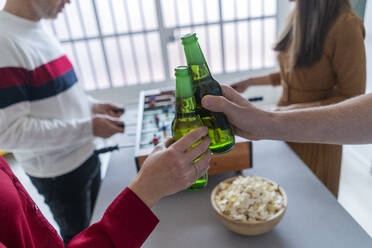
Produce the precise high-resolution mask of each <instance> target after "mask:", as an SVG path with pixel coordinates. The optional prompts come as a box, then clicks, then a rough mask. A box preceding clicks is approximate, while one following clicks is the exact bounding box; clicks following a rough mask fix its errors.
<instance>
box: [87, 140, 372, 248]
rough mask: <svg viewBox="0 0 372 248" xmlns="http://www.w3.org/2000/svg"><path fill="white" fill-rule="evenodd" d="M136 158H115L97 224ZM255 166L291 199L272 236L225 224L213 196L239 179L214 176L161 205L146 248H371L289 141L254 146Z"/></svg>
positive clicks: (124, 155)
mask: <svg viewBox="0 0 372 248" xmlns="http://www.w3.org/2000/svg"><path fill="white" fill-rule="evenodd" d="M133 155H134V151H133V149H127V150H125V151H122V152H117V153H113V154H112V157H111V161H110V163H109V167H108V170H107V174H106V178H105V179H104V181H103V183H102V186H101V189H100V192H99V195H98V199H97V205H96V207H95V210H94V213H93V219H92V222H96V221H97V220H99V219H100V218H101V217H102V214H103V212H104V210H105V209H106V208H107V206H108V205H109V204H110V202H111V201H112V200H113V199H114V198H115V197H116V196H117V195H118V194H119V193H120V192H121V190H122V189H124V188H125V187H126V186H128V185H129V183H130V181H131V179H132V178H133V177H134V175H135V173H136V168H135V163H134V159H133ZM253 166H254V168H253V169H248V170H245V171H243V173H244V174H245V175H258V176H263V177H266V178H269V179H271V180H273V181H275V182H277V183H278V184H280V185H281V186H282V187H283V188H284V190H285V191H286V193H287V195H288V209H287V212H286V213H285V215H284V217H283V219H282V221H281V222H280V223H279V224H278V225H277V226H276V227H275V228H274V229H273V230H272V231H270V232H269V233H267V234H264V235H260V236H255V237H250V236H242V235H238V234H235V233H233V232H231V231H229V230H228V229H226V228H225V227H224V226H223V225H222V224H221V223H220V221H219V220H218V219H217V217H216V216H215V213H214V212H213V209H212V206H211V204H210V194H211V192H212V190H213V188H214V187H215V186H216V185H217V184H218V183H219V182H221V181H222V180H224V179H225V178H228V177H231V176H235V174H234V173H228V174H223V175H216V176H210V177H209V182H208V186H207V187H206V188H205V189H204V190H202V191H200V192H192V193H191V192H181V193H178V194H176V195H173V196H170V197H166V198H164V199H162V200H161V201H160V202H158V204H157V205H156V206H155V207H154V208H153V209H152V210H153V212H154V213H155V215H157V216H158V218H159V219H160V223H159V224H158V226H157V227H156V228H155V230H154V231H153V233H152V234H151V235H150V237H149V238H148V240H147V241H146V242H145V243H144V245H143V247H148V248H158V247H161V248H173V247H174V248H183V247H185V248H186V247H187V248H190V247H214V248H217V247H221V248H222V247H223V248H226V247H249V248H255V247H260V248H262V247H267V248H269V247H270V248H274V247H275V248H276V247H278V248H280V247H286V248H292V247H293V248H306V247H311V248H313V247H317V248H320V247H327V248H330V247H338V248H341V247H342V248H343V247H345V248H351V247H352V248H364V247H365V248H367V247H368V248H372V239H371V238H370V237H369V235H368V234H367V233H366V232H365V231H364V230H363V229H362V228H361V227H360V226H359V225H358V223H357V222H355V220H354V219H353V218H352V217H351V216H350V215H349V214H348V213H347V212H346V210H345V209H344V208H343V207H342V206H341V205H340V204H339V203H338V202H337V200H336V198H334V197H333V195H332V194H331V193H330V192H329V191H328V189H327V188H326V187H325V186H323V184H322V183H321V182H320V181H319V180H318V179H317V178H316V176H315V175H314V174H313V173H312V172H311V171H310V170H309V169H308V168H307V167H306V166H305V165H304V164H303V162H302V161H301V160H300V159H299V158H298V157H297V156H296V155H295V154H294V153H293V152H292V150H291V149H290V148H289V147H288V146H287V145H286V144H285V143H284V142H278V141H259V142H254V144H253Z"/></svg>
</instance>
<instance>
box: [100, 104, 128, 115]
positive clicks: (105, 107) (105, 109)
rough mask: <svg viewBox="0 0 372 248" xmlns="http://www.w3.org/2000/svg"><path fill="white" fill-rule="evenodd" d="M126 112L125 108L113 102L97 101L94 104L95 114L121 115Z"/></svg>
mask: <svg viewBox="0 0 372 248" xmlns="http://www.w3.org/2000/svg"><path fill="white" fill-rule="evenodd" d="M123 113H124V108H122V107H120V106H117V105H115V104H112V103H95V104H93V114H95V115H97V114H101V115H108V116H111V117H116V118H118V117H120V116H121V115H122V114H123Z"/></svg>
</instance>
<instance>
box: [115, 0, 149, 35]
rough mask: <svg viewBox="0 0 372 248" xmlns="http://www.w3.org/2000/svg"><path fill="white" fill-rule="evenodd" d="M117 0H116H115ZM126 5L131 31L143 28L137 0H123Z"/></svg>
mask: <svg viewBox="0 0 372 248" xmlns="http://www.w3.org/2000/svg"><path fill="white" fill-rule="evenodd" d="M116 1H117V0H116ZM125 1H126V3H127V7H128V13H129V18H130V26H131V29H132V31H139V30H142V29H143V28H144V26H143V23H142V20H141V14H140V11H141V10H140V7H139V3H138V0H136V1H133V0H125Z"/></svg>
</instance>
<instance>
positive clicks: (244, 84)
mask: <svg viewBox="0 0 372 248" xmlns="http://www.w3.org/2000/svg"><path fill="white" fill-rule="evenodd" d="M251 84H252V79H251V78H250V79H247V80H244V81H240V82H237V83H233V84H232V85H231V87H232V88H233V89H234V90H236V91H237V92H239V93H243V92H244V91H246V90H247V89H248V87H249V86H251Z"/></svg>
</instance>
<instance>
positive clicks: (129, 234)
mask: <svg viewBox="0 0 372 248" xmlns="http://www.w3.org/2000/svg"><path fill="white" fill-rule="evenodd" d="M158 222H159V220H158V218H157V217H156V216H155V215H154V214H153V213H152V211H151V210H150V209H149V208H148V207H147V205H146V204H145V203H144V202H143V201H142V200H141V199H140V198H139V197H138V196H137V195H136V194H135V193H134V192H133V191H131V190H130V189H129V188H126V189H125V190H124V191H123V192H122V193H121V194H120V195H119V196H118V197H117V198H116V199H115V200H114V201H113V202H112V203H111V205H110V206H109V207H108V208H107V210H106V212H105V214H104V215H103V217H102V219H101V220H100V221H99V222H97V223H95V224H93V225H91V226H90V227H88V228H87V229H85V230H84V231H83V232H81V233H79V234H78V235H77V236H76V237H75V238H73V239H72V240H71V242H70V243H69V244H68V245H67V248H81V247H89V248H95V247H97V248H98V247H99V248H106V247H107V248H108V247H125V248H134V247H140V246H141V245H142V244H143V243H144V242H145V240H146V239H147V237H148V236H149V235H150V233H151V232H152V231H153V230H154V228H155V226H156V225H157V224H158Z"/></svg>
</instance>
